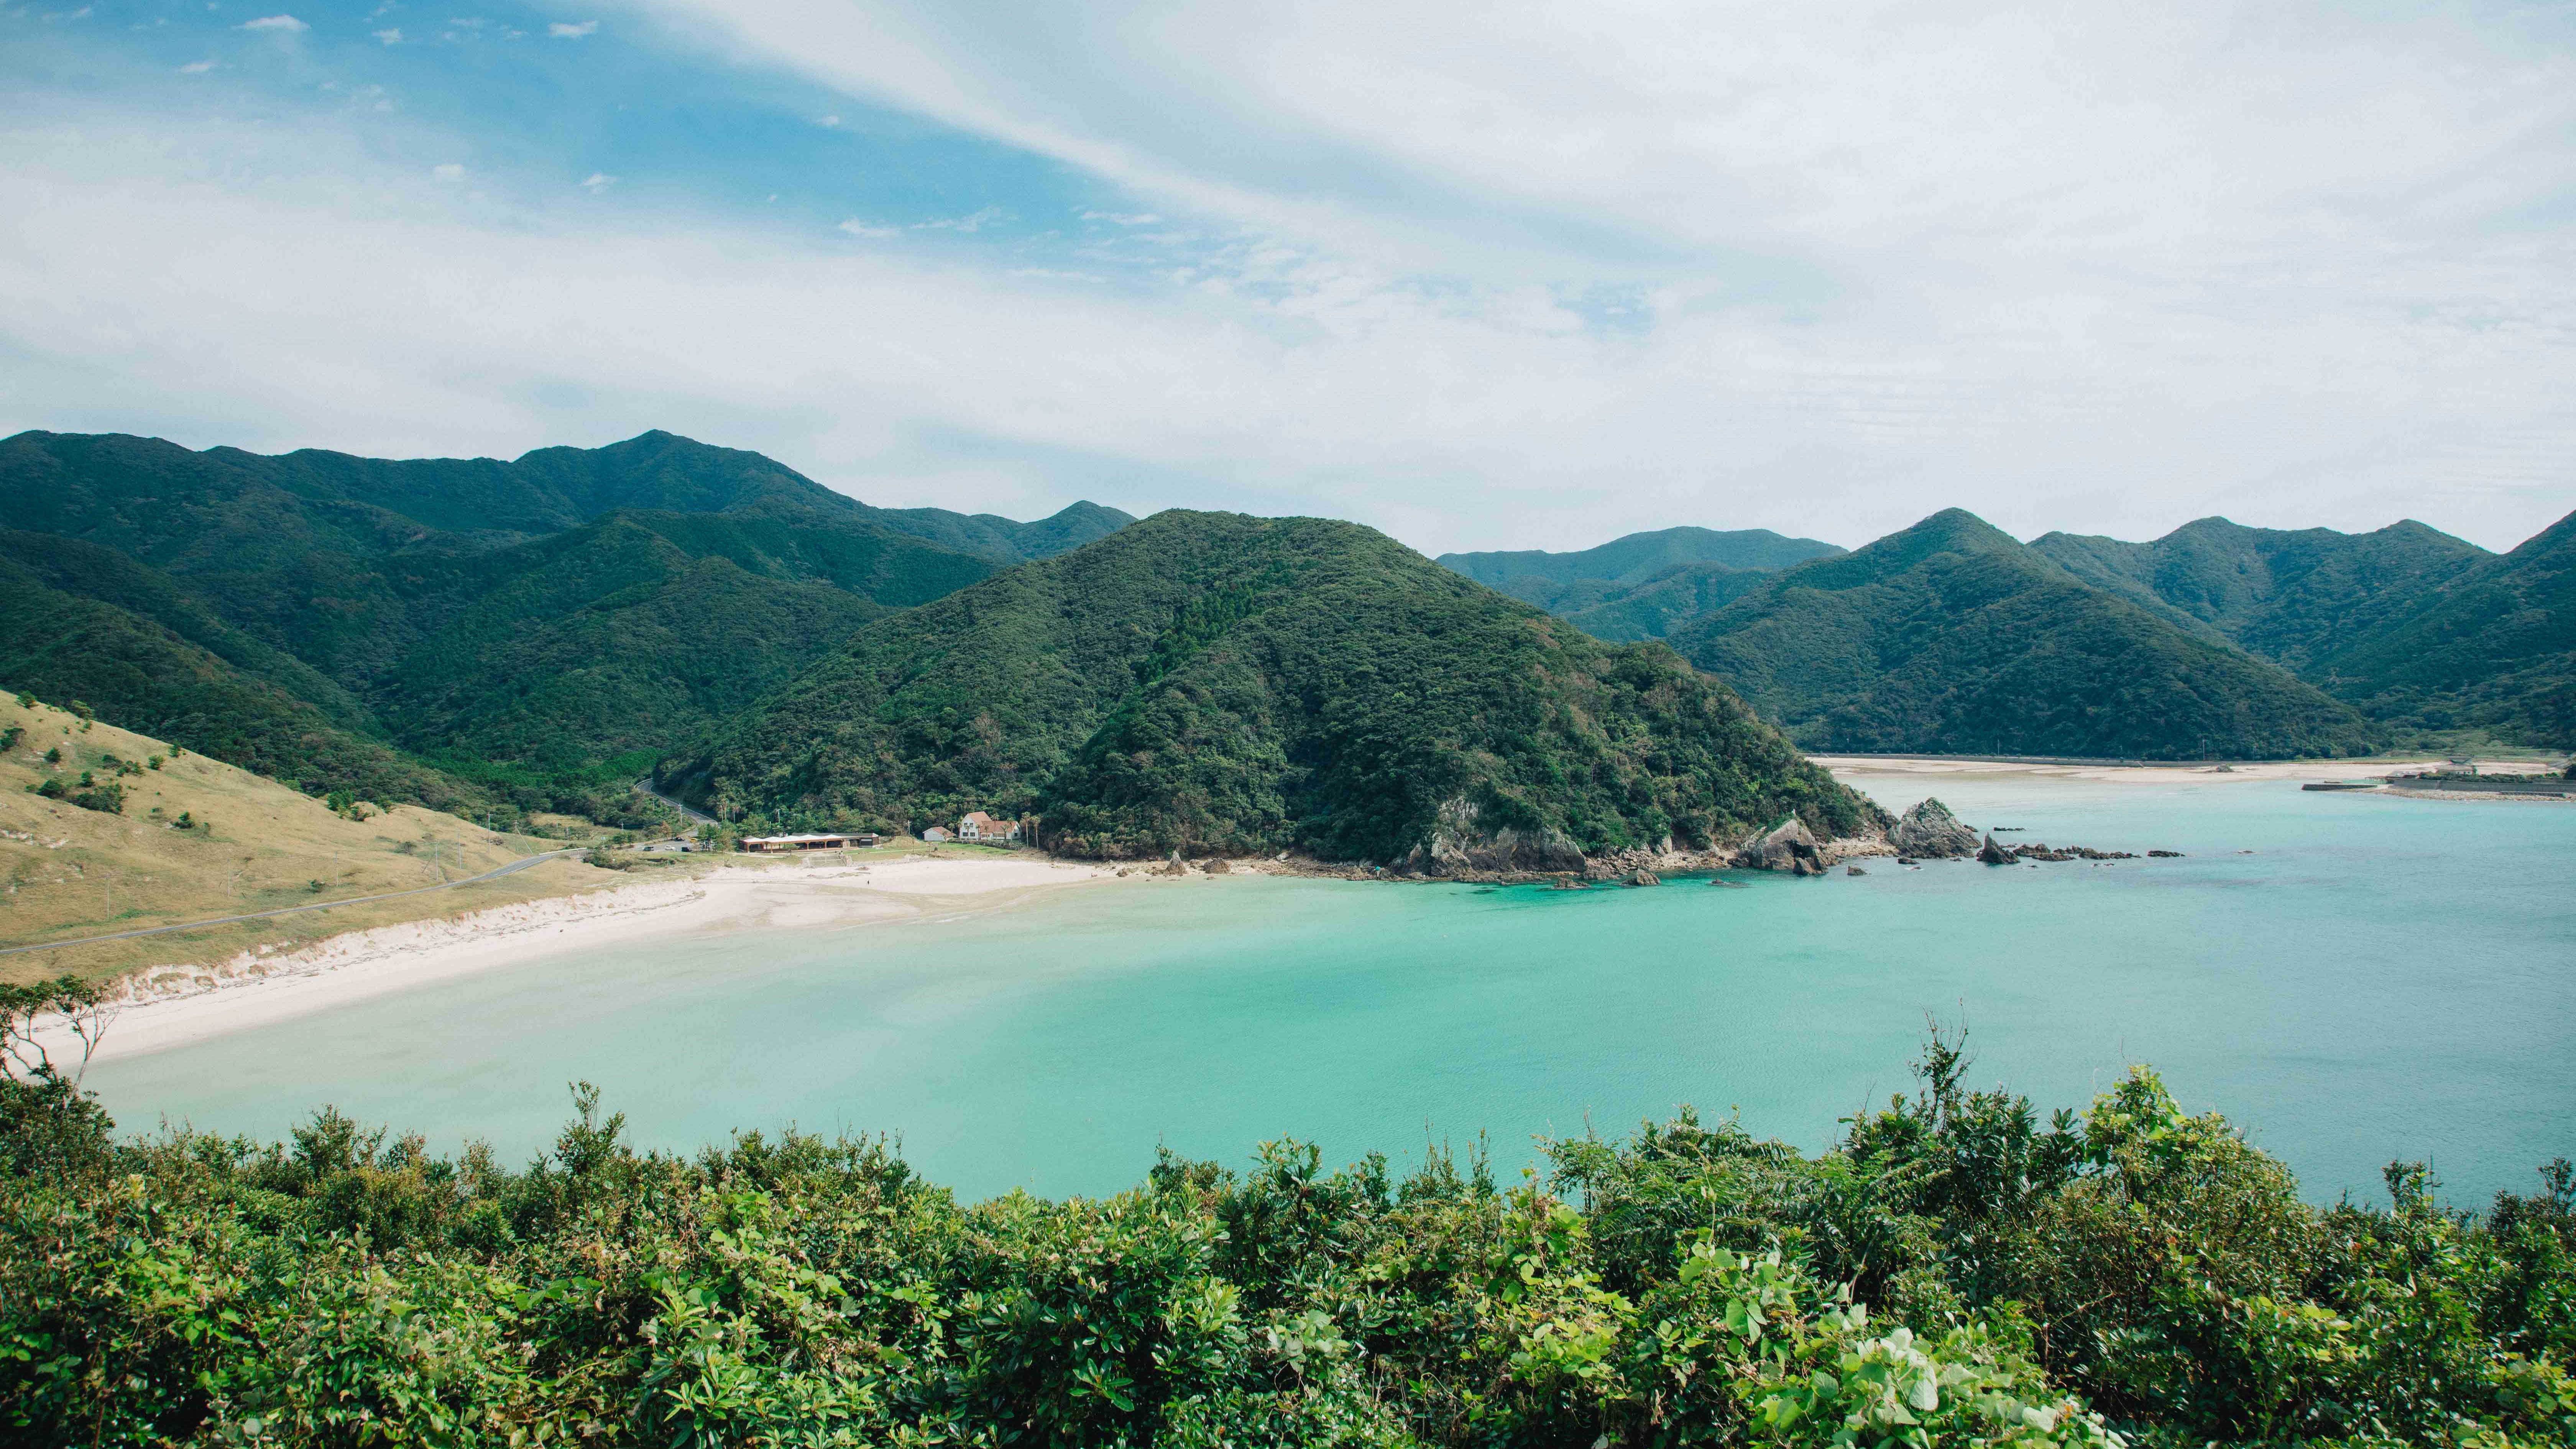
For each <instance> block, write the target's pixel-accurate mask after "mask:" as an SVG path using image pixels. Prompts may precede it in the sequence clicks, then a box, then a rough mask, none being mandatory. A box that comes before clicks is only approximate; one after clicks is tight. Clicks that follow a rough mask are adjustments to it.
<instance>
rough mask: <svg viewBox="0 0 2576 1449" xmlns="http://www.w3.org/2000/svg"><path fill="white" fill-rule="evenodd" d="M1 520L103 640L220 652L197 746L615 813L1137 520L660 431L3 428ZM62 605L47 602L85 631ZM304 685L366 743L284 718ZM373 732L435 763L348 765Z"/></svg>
mask: <svg viewBox="0 0 2576 1449" xmlns="http://www.w3.org/2000/svg"><path fill="white" fill-rule="evenodd" d="M0 513H5V515H6V516H7V517H8V518H9V519H10V520H11V521H12V522H13V523H14V524H16V525H17V527H18V536H17V538H16V540H15V541H14V542H13V543H12V545H11V556H12V557H14V558H16V559H17V560H18V561H19V562H20V564H21V566H22V567H31V568H35V569H36V570H37V571H38V573H40V574H42V575H44V576H45V577H46V578H47V580H48V583H47V587H49V588H52V589H53V590H55V591H56V592H57V593H59V594H61V595H63V597H64V599H70V600H81V601H84V602H86V603H90V604H95V605H98V606H100V607H103V608H108V609H112V610H115V611H118V613H117V614H115V615H114V616H113V618H114V619H115V620H116V622H114V623H113V625H112V626H111V624H110V623H108V622H106V621H107V620H108V619H109V618H110V617H111V616H109V615H100V614H97V613H96V612H95V611H84V612H81V613H80V615H79V618H80V619H81V620H82V621H84V622H83V623H82V625H81V628H82V630H83V631H84V632H83V633H82V634H81V636H80V637H83V638H87V639H92V640H98V639H104V638H106V637H108V636H109V635H113V636H115V637H116V638H117V639H119V640H121V641H123V643H122V644H121V646H120V647H121V648H123V649H124V650H125V652H127V653H131V652H133V651H134V650H136V649H141V648H143V646H142V645H141V644H139V643H137V642H136V641H137V640H140V639H143V638H148V637H157V635H159V634H166V635H168V636H169V637H170V638H172V639H175V640H178V641H182V642H186V643H189V644H193V645H194V646H196V647H197V648H198V649H199V650H200V651H202V657H196V656H192V658H191V663H190V665H189V667H188V668H187V669H186V670H183V671H180V672H179V673H178V674H176V675H174V676H173V677H174V678H186V679H191V680H195V681H198V683H197V684H196V685H195V686H194V688H195V690H196V692H197V693H198V694H199V695H201V696H202V698H203V700H204V701H205V705H204V707H203V708H202V709H199V710H198V711H196V712H195V713H194V714H189V713H186V712H181V713H179V714H176V715H174V714H172V713H171V712H170V709H169V707H168V706H167V705H166V704H156V705H154V706H152V707H153V708H154V709H156V710H159V711H160V713H158V714H155V715H153V716H152V718H153V719H155V720H172V719H175V720H177V721H179V723H178V724H177V726H176V727H163V726H162V725H160V724H155V725H154V726H153V727H154V728H157V729H160V730H161V732H162V733H165V734H168V735H170V736H171V737H172V738H175V739H177V740H178V741H179V742H181V743H183V744H186V745H188V746H189V747H190V748H192V749H201V750H203V751H205V752H206V753H208V754H210V755H215V756H217V757H219V758H224V759H227V760H230V761H232V762H233V763H238V764H245V765H250V766H253V767H254V768H259V769H262V770H265V771H267V772H269V773H282V774H285V775H288V776H291V777H295V778H300V779H304V780H306V781H308V782H309V783H313V784H315V785H316V786H317V788H319V787H330V788H343V787H345V788H352V789H357V790H360V791H361V792H362V793H375V794H379V795H380V796H381V797H383V798H405V799H423V800H425V801H430V802H432V803H436V802H437V800H439V799H443V798H449V797H454V796H457V795H459V794H463V795H468V796H471V795H475V794H477V793H488V792H491V791H497V792H499V793H500V794H501V795H503V796H505V797H506V798H507V799H509V800H510V801H511V802H513V803H515V804H517V805H518V806H520V807H521V808H523V809H539V808H554V809H572V810H579V811H582V812H584V813H589V814H593V815H604V816H610V817H613V816H615V815H617V814H619V813H620V812H621V811H625V810H627V809H629V808H630V802H629V800H628V797H627V793H626V790H625V786H624V779H625V778H628V777H631V775H632V774H634V773H637V772H640V770H641V769H642V768H643V767H644V766H645V765H646V764H649V762H650V760H651V759H652V757H653V756H654V755H655V754H656V753H658V752H663V751H668V750H672V749H678V748H684V747H686V746H688V745H689V744H691V743H692V742H693V741H694V740H695V739H696V738H697V737H698V736H699V735H701V734H703V733H704V732H705V731H706V730H707V729H708V728H709V727H711V726H712V725H713V724H714V723H715V722H716V721H717V720H719V719H721V718H723V717H725V716H727V715H730V714H732V713H733V712H735V711H737V710H739V709H740V708H742V707H743V706H744V705H745V704H747V703H748V702H749V701H750V700H751V699H753V698H755V697H756V696H757V695H758V694H759V693H760V692H762V691H763V690H766V689H768V688H770V687H772V686H774V685H776V684H778V683H780V682H782V681H783V680H784V679H785V678H786V677H788V676H789V675H792V674H793V673H794V672H795V671H796V670H797V669H799V668H801V667H802V666H804V665H805V664H807V663H809V662H811V661H812V660H813V659H814V658H816V657H817V656H819V655H820V654H821V653H822V652H823V651H824V650H826V649H828V648H829V647H830V646H831V645H832V644H834V643H836V642H838V641H839V640H840V639H841V638H842V637H844V636H846V635H847V634H848V633H849V632H850V631H851V630H853V629H855V628H857V627H859V626H860V625H862V624H864V623H866V622H867V621H869V620H871V619H873V618H876V617H878V616H879V615H882V614H884V613H885V612H887V611H888V610H889V609H894V608H906V607H910V606H912V605H915V604H919V603H922V602H924V601H926V600H929V599H933V598H937V597H939V596H940V595H942V594H945V593H948V592H951V591H953V590H955V589H957V588H961V587H963V586H965V585H967V584H970V583H973V582H975V581H976V580H978V579H981V578H984V577H986V576H987V575H990V574H991V573H993V572H995V571H996V570H998V569H1001V568H1005V567H1008V566H1010V565H1012V564H1013V563H1016V562H1018V561H1019V560H1020V559H1022V558H1024V557H1029V556H1034V555H1040V554H1046V553H1053V552H1061V551H1062V550H1063V549H1065V548H1069V547H1073V546H1076V545H1077V544H1079V543H1081V542H1084V541H1087V540H1089V539H1091V538H1094V537H1098V536H1100V535H1101V534H1103V533H1106V532H1109V531H1113V530H1115V529H1116V528H1118V527H1121V526H1124V524H1125V523H1126V522H1128V521H1129V520H1128V518H1127V515H1125V514H1122V513H1118V512H1116V511H1115V510H1112V509H1104V508H1100V507H1098V506H1096V505H1092V504H1077V505H1075V506H1073V507H1072V508H1068V509H1066V510H1064V511H1063V512H1061V513H1059V514H1057V515H1056V516H1055V517H1054V518H1051V519H1045V520H1040V521H1038V522H1035V523H1025V524H1024V523H1017V522H1014V521H1012V520H1009V519H999V518H993V517H990V516H982V515H967V514H959V513H950V512H947V511H945V510H940V509H877V508H871V507H869V506H867V505H865V504H862V503H859V502H857V501H856V500H854V499H850V498H848V497H845V496H844V495H841V494H838V493H835V492H833V491H831V490H830V489H827V488H824V487H822V486H821V485H819V484H816V483H814V482H813V481H811V480H810V479H807V478H805V477H803V476H802V475H800V474H798V473H796V472H794V471H793V470H791V469H788V468H786V467H784V466H783V465H781V464H778V463H776V462H774V461H772V460H770V459H768V458H764V457H762V456H761V455H759V454H757V453H748V452H742V451H739V450H735V449H728V448H714V447H709V446H707V445H705V444H701V443H696V442H693V441H691V440H689V439H686V438H679V437H675V436H673V435H671V434H668V433H658V432H657V433H647V434H645V435H643V436H642V437H639V438H635V439H631V440H629V441H627V442H624V443H619V444H615V445H612V446H610V447H606V448H594V449H578V448H544V449H539V450H537V451H535V452H532V453H529V454H526V455H524V456H522V457H521V458H519V459H518V460H516V461H514V462H501V461H498V460H494V459H488V458H487V459H416V460H386V459H372V458H357V457H351V456H349V455H347V454H341V453H330V452H321V451H312V450H308V451H303V452H296V453H289V454H285V455H282V456H278V457H267V456H262V455H259V454H254V453H246V452H242V451H240V450H238V449H231V448H214V449H209V450H206V451H204V452H192V451H190V450H188V449H185V448H181V447H178V446H176V445H175V444H171V443H167V442H163V441H161V440H158V439H151V438H136V437H128V436H123V435H115V434H109V435H67V434H51V433H22V434H19V435H18V436H16V437H13V438H9V439H6V440H0ZM925 535H932V536H937V537H949V538H954V539H956V540H958V541H959V544H960V546H958V547H949V546H946V545H944V544H942V543H940V542H936V541H934V539H933V537H926V536H925ZM103 559H113V560H117V561H120V563H121V566H119V567H111V566H109V565H108V564H106V563H104V562H102V561H101V560H103ZM61 604H62V601H61V600H50V599H49V600H47V601H46V609H47V611H48V613H49V616H59V617H60V619H61V620H62V624H61V625H60V627H62V628H69V627H70V621H71V619H72V615H69V614H64V613H62V609H61ZM31 607H32V606H31ZM147 626H149V627H147ZM102 631H104V632H102ZM18 654H19V656H20V658H21V660H23V661H25V662H19V663H16V664H15V665H14V666H13V668H14V671H15V672H13V673H12V674H10V675H9V676H7V677H6V678H5V681H0V682H6V683H8V684H9V685H10V686H11V687H16V688H23V689H31V690H36V691H37V692H39V693H43V694H46V695H47V697H60V698H80V699H85V700H88V701H89V702H90V703H92V704H93V705H94V706H97V707H99V708H101V709H102V710H104V709H106V708H108V705H107V703H106V701H107V700H108V699H110V698H114V697H117V695H118V692H119V690H120V689H125V690H126V691H127V692H128V693H129V694H130V693H131V681H130V679H129V675H130V673H131V671H130V670H128V669H126V668H125V667H124V666H122V665H118V664H116V663H115V662H114V658H115V651H112V650H108V649H105V648H104V647H84V648H68V647H64V646H63V645H62V644H61V642H60V640H59V639H54V638H43V637H39V638H31V639H28V640H23V641H21V642H20V645H19V647H18ZM37 655H41V656H42V658H43V661H44V664H43V668H42V670H41V671H35V670H34V663H33V660H34V658H35V656H37ZM31 671H33V672H31ZM40 678H41V679H42V680H44V681H45V683H43V684H42V685H41V686H40V685H38V684H37V683H35V682H34V681H35V680H37V679H40ZM208 681H217V682H214V683H209V682H208ZM262 701H265V702H266V703H262ZM279 701H285V702H287V703H286V704H283V705H281V704H279V703H278V702H279ZM293 704H300V705H302V706H304V707H305V708H307V709H309V710H310V711H311V712H313V713H315V714H318V715H319V716H321V717H322V719H324V720H327V721H328V723H329V724H330V726H331V727H332V728H335V729H337V730H339V731H341V732H342V733H344V734H345V735H347V736H348V740H345V741H344V740H342V739H340V738H339V737H338V736H335V735H330V734H327V733H316V732H315V731H314V730H310V729H296V728H288V727H287V726H286V725H284V724H282V723H279V721H280V720H283V719H284V718H286V716H278V715H276V714H275V711H274V710H273V709H271V708H270V707H269V706H270V705H277V706H278V707H280V708H286V707H287V706H288V705H293ZM289 713H290V714H292V710H291V709H290V710H289ZM119 722H121V723H130V724H135V725H136V726H137V727H143V725H144V719H143V717H142V716H136V717H135V718H132V719H120V721H119ZM307 736H310V737H311V738H312V740H313V741H314V743H312V744H311V745H309V746H308V745H305V744H303V743H301V742H302V741H304V740H305V739H306V737H307ZM254 741H255V742H257V743H256V745H254V744H253V743H252V742H254ZM352 741H363V742H367V743H368V744H369V745H370V747H371V748H372V749H374V750H376V751H378V752H381V753H383V754H384V755H385V756H386V758H387V759H389V760H390V759H397V758H399V757H400V756H401V755H404V754H409V755H412V756H415V757H419V758H417V759H414V760H412V761H409V762H407V763H405V765H404V767H403V769H402V770H400V771H395V772H394V773H392V774H390V775H389V774H388V773H387V770H388V769H390V767H389V766H388V767H385V768H377V767H374V766H370V767H369V768H367V769H364V770H355V769H354V768H353V766H352V765H351V761H352V760H354V759H356V758H358V757H359V755H361V754H363V753H364V752H363V751H359V752H357V753H356V754H353V753H352V751H353V750H355V748H356V747H355V745H354V744H352V743H351V742H352ZM228 751H229V753H228ZM422 760H428V761H435V762H437V763H436V765H435V766H434V767H433V766H432V765H429V764H424V763H422V762H421V761H422ZM442 772H443V773H442ZM389 780H391V781H395V782H407V783H401V784H400V785H399V788H397V787H396V786H395V785H389V784H388V783H387V782H388V781H389ZM471 781H480V782H481V783H480V784H479V785H478V784H475V783H471ZM387 792H390V793H387Z"/></svg>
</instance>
